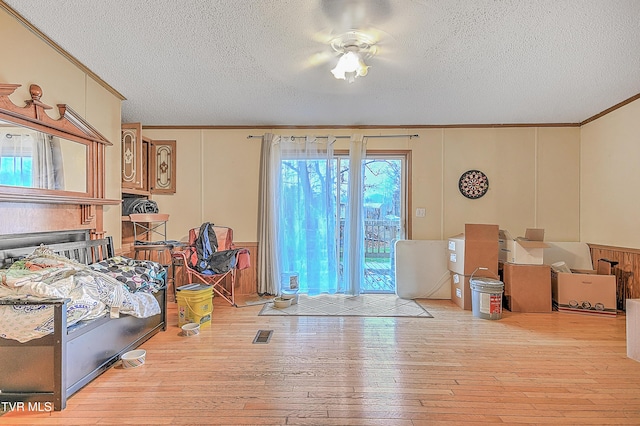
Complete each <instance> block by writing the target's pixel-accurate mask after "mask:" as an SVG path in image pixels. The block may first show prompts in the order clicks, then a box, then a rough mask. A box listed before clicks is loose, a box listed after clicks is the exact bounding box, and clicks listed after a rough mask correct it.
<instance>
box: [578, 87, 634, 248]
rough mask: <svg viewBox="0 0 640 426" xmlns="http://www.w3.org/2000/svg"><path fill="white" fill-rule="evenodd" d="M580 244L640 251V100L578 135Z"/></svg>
mask: <svg viewBox="0 0 640 426" xmlns="http://www.w3.org/2000/svg"><path fill="white" fill-rule="evenodd" d="M580 140H581V154H580V155H581V173H580V188H581V190H580V200H581V201H580V211H581V220H580V240H581V241H585V242H589V243H595V244H605V245H613V246H618V247H630V248H640V220H638V212H639V211H640V197H639V196H638V184H637V183H638V179H639V177H638V170H640V167H639V164H640V100H636V101H634V102H632V103H630V104H628V105H625V106H623V107H622V108H619V109H617V110H615V111H613V112H611V113H609V114H607V115H605V116H603V117H601V118H599V119H597V120H595V121H593V122H591V123H588V124H586V125H584V126H583V127H582V129H581V133H580Z"/></svg>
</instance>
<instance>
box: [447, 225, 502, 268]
mask: <svg viewBox="0 0 640 426" xmlns="http://www.w3.org/2000/svg"><path fill="white" fill-rule="evenodd" d="M464 230H465V231H464V233H462V234H458V235H454V236H452V237H449V241H448V247H447V248H448V256H449V258H448V268H449V270H450V271H451V272H454V273H457V274H459V275H471V274H472V273H473V272H474V271H475V270H476V269H477V268H478V267H483V268H488V271H482V270H479V271H476V274H475V276H485V277H490V278H491V277H493V278H495V276H496V274H497V273H498V225H484V224H466V225H465V227H464Z"/></svg>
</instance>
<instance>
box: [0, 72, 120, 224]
mask: <svg viewBox="0 0 640 426" xmlns="http://www.w3.org/2000/svg"><path fill="white" fill-rule="evenodd" d="M18 87H20V85H19V84H9V83H0V202H2V201H6V202H29V203H34V202H35V203H57V204H80V205H82V206H92V205H105V204H117V203H119V202H120V200H108V199H106V198H105V196H104V194H105V185H104V173H105V147H106V146H109V145H112V144H111V142H109V141H108V140H107V139H106V138H105V137H104V136H103V135H101V134H100V132H98V131H97V130H96V129H95V128H93V127H92V126H91V125H90V124H89V123H88V122H87V121H85V119H84V118H83V117H82V116H80V115H79V114H78V113H76V112H75V111H73V110H72V109H71V108H69V106H67V105H66V104H57V110H58V115H59V118H56V119H54V118H52V117H51V116H50V115H49V112H47V111H48V110H51V109H53V107H51V106H49V105H46V104H44V103H43V102H42V101H41V100H40V99H41V97H42V89H41V88H40V86H38V85H36V84H32V85H30V86H29V94H30V95H31V99H28V100H26V101H25V106H18V105H16V104H14V103H13V102H12V101H11V99H10V98H9V96H10V95H11V94H13V92H15V90H16V89H17V88H18ZM54 115H55V113H54ZM85 213H86V214H85V215H84V216H86V217H85V219H86V220H92V217H93V210H91V209H86V210H85ZM84 216H83V217H84ZM83 220H84V219H83Z"/></svg>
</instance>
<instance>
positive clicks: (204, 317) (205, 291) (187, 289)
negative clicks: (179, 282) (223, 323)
mask: <svg viewBox="0 0 640 426" xmlns="http://www.w3.org/2000/svg"><path fill="white" fill-rule="evenodd" d="M176 292H177V302H178V327H182V326H183V325H185V324H187V323H190V322H193V323H196V324H200V328H204V327H207V326H210V325H211V314H212V312H213V287H212V286H210V285H206V284H188V285H183V286H181V287H178V288H177V289H176Z"/></svg>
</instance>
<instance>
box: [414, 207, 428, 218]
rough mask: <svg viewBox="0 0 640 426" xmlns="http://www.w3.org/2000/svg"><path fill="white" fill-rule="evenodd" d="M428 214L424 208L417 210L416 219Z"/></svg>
mask: <svg viewBox="0 0 640 426" xmlns="http://www.w3.org/2000/svg"><path fill="white" fill-rule="evenodd" d="M426 214H427V209H424V208H417V209H416V217H425V215H426Z"/></svg>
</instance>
